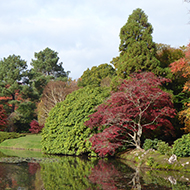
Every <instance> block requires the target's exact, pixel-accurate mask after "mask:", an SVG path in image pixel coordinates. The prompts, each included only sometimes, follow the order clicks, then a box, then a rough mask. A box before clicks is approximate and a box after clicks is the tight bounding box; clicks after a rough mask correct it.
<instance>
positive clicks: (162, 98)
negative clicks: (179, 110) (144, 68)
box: [85, 72, 175, 156]
mask: <svg viewBox="0 0 190 190" xmlns="http://www.w3.org/2000/svg"><path fill="white" fill-rule="evenodd" d="M167 81H168V79H165V78H161V77H156V76H155V75H154V74H153V73H151V72H149V73H146V72H145V73H140V74H133V75H131V79H129V80H125V81H124V83H123V84H122V85H121V86H120V91H118V92H115V93H113V94H112V95H111V97H110V98H109V99H108V100H107V101H106V102H105V103H103V104H101V105H99V106H98V107H97V111H96V112H95V113H93V114H92V115H90V120H88V121H87V122H86V123H85V124H86V125H87V126H89V127H90V128H91V129H94V128H98V129H99V130H102V132H101V133H98V134H95V135H94V136H93V137H91V138H90V142H92V148H93V150H94V151H95V152H96V153H98V154H99V155H100V156H105V155H107V154H110V155H114V153H115V150H116V149H117V148H118V147H120V146H122V145H124V144H123V143H125V142H128V143H130V144H132V145H133V146H135V147H136V148H141V147H140V146H141V136H142V134H143V132H146V131H149V130H155V129H157V128H158V127H159V128H160V129H161V130H162V131H165V133H172V131H173V130H174V128H173V126H172V124H171V122H170V121H169V119H168V118H170V117H171V118H172V117H174V116H175V109H174V108H173V104H172V99H171V96H170V94H168V93H166V92H164V91H163V90H161V89H160V88H159V87H160V86H161V85H162V83H164V82H167ZM128 138H131V140H129V139H128Z"/></svg>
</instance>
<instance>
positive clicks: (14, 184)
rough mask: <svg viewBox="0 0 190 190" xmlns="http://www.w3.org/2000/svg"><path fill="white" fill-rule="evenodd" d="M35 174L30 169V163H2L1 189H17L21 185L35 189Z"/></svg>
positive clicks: (0, 173) (0, 169)
mask: <svg viewBox="0 0 190 190" xmlns="http://www.w3.org/2000/svg"><path fill="white" fill-rule="evenodd" d="M33 182H34V175H31V174H30V173H29V170H28V164H27V163H22V164H0V189H6V188H7V189H8V188H10V189H12V190H14V189H15V190H16V189H18V188H19V187H25V188H28V190H33V189H34V188H35V187H34V185H33Z"/></svg>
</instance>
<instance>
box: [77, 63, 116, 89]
mask: <svg viewBox="0 0 190 190" xmlns="http://www.w3.org/2000/svg"><path fill="white" fill-rule="evenodd" d="M114 76H115V69H114V68H113V67H112V66H111V65H109V64H107V63H105V64H101V65H99V66H94V67H92V68H91V70H90V69H87V70H86V71H84V73H83V75H82V76H81V78H80V79H79V80H78V86H83V87H84V86H87V85H91V86H97V87H98V86H101V84H102V85H105V84H106V81H107V83H110V82H111V78H113V77H114Z"/></svg>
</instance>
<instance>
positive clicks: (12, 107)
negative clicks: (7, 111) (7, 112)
mask: <svg viewBox="0 0 190 190" xmlns="http://www.w3.org/2000/svg"><path fill="white" fill-rule="evenodd" d="M11 96H12V100H15V94H11ZM14 111H15V104H14V103H13V104H12V106H11V113H13V112H14Z"/></svg>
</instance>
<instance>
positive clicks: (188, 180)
mask: <svg viewBox="0 0 190 190" xmlns="http://www.w3.org/2000/svg"><path fill="white" fill-rule="evenodd" d="M0 151H1V152H0V159H1V163H0V190H8V189H11V190H43V189H44V190H58V189H59V190H124V189H131V190H132V189H133V190H141V189H142V190H144V189H146V190H155V189H157V190H167V189H175V190H186V189H190V173H182V172H171V171H156V170H140V169H138V168H136V167H135V166H134V165H133V164H132V163H131V164H130V163H129V164H130V166H131V167H132V168H133V169H132V168H131V167H130V166H129V165H126V164H123V163H122V162H120V161H119V160H116V159H104V160H102V159H100V160H97V159H91V160H88V159H86V158H78V157H71V156H68V157H66V156H65V157H55V156H54V157H47V156H44V155H41V153H33V155H32V153H31V152H26V151H12V152H11V151H10V150H0ZM26 155H30V158H29V157H28V158H27V159H24V160H23V162H18V161H17V160H18V156H20V157H26ZM10 156H11V157H10ZM12 156H14V157H12ZM5 157H6V158H5ZM2 158H3V159H2ZM3 160H4V161H3ZM5 160H6V163H5ZM8 162H9V163H8ZM11 162H17V163H11Z"/></svg>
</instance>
